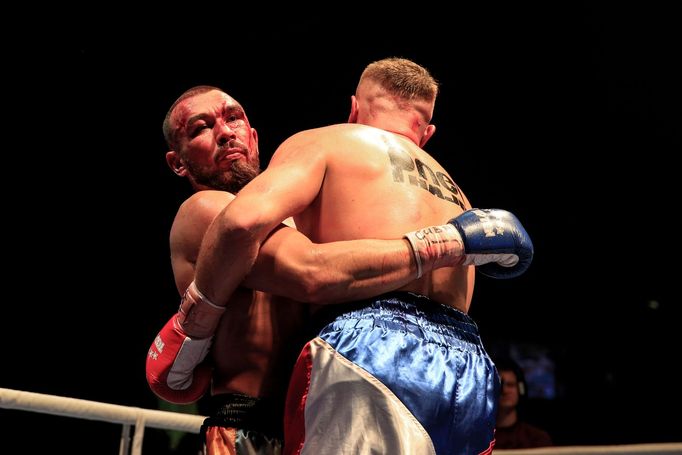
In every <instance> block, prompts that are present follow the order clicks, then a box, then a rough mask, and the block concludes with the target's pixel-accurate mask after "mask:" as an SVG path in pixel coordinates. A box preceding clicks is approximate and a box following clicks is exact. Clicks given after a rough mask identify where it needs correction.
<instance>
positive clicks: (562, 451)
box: [0, 388, 682, 455]
mask: <svg viewBox="0 0 682 455" xmlns="http://www.w3.org/2000/svg"><path fill="white" fill-rule="evenodd" d="M0 408H5V409H16V410H21V411H32V412H40V413H44V414H53V415H59V416H66V417H75V418H80V419H87V420H98V421H103V422H109V423H118V424H121V425H123V430H122V432H121V444H120V448H119V455H127V454H128V453H129V452H130V454H131V455H141V454H142V440H143V436H144V430H145V427H150V428H157V429H161V430H178V431H184V432H187V433H199V429H200V427H201V424H202V423H203V421H204V418H205V417H204V416H198V415H191V414H182V413H179V412H168V411H158V410H154V409H143V408H136V407H132V406H122V405H116V404H108V403H101V402H98V401H89V400H81V399H77V398H68V397H60V396H56V395H46V394H42V393H34V392H24V391H20V390H13V389H3V388H0ZM131 425H134V426H135V432H134V436H133V443H132V447H131V445H130V427H131ZM494 453H495V454H500V455H569V454H570V455H604V454H609V455H661V454H676V455H681V454H682V442H680V443H677V442H675V443H661V444H628V445H612V446H563V447H546V448H538V449H516V450H495V452H494Z"/></svg>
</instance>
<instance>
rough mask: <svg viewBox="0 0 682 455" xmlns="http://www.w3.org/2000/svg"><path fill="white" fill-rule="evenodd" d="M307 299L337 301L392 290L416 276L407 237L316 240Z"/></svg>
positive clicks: (315, 301) (312, 300)
mask: <svg viewBox="0 0 682 455" xmlns="http://www.w3.org/2000/svg"><path fill="white" fill-rule="evenodd" d="M312 255H313V257H314V258H315V261H314V263H315V267H316V269H317V271H316V272H315V273H312V274H311V276H312V277H313V278H314V279H315V281H316V284H315V285H314V287H313V289H314V290H315V292H314V293H313V294H312V296H311V297H310V300H308V301H309V302H311V303H318V304H324V303H338V302H342V301H349V300H358V299H364V298H368V297H372V296H376V295H379V294H383V293H385V292H389V291H393V290H396V289H398V288H400V287H402V286H404V285H406V284H408V283H409V282H411V281H414V280H415V279H416V278H417V264H416V261H415V260H414V254H413V253H412V248H411V247H410V245H409V242H408V241H407V240H404V239H401V240H369V239H367V240H354V241H346V242H333V243H326V244H316V245H314V247H313V252H312Z"/></svg>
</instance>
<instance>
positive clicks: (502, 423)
mask: <svg viewBox="0 0 682 455" xmlns="http://www.w3.org/2000/svg"><path fill="white" fill-rule="evenodd" d="M518 419H519V416H518V413H517V412H516V408H500V409H498V411H497V426H498V427H499V428H505V427H510V426H512V425H514V424H515V423H516V421H517V420H518Z"/></svg>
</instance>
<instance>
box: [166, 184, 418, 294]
mask: <svg viewBox="0 0 682 455" xmlns="http://www.w3.org/2000/svg"><path fill="white" fill-rule="evenodd" d="M232 199H234V196H233V195H231V194H229V193H225V192H222V191H202V192H200V193H197V194H195V195H193V196H192V197H191V198H190V199H188V200H187V201H186V202H185V203H184V204H183V205H182V207H181V208H180V210H179V211H178V214H177V216H176V218H175V222H174V224H173V229H172V230H171V260H172V264H173V273H174V275H175V282H176V286H177V288H178V291H179V292H180V293H183V292H184V291H185V289H187V287H188V286H189V283H190V282H191V281H192V279H193V278H194V267H195V262H196V259H197V254H198V251H199V247H200V245H201V240H202V238H203V236H204V233H205V232H206V231H207V229H208V227H209V225H210V224H211V221H212V220H213V219H214V218H215V217H216V216H217V215H218V213H220V211H221V210H222V209H223V208H224V207H225V206H226V205H227V204H229V203H230V201H232ZM416 270H417V268H416V263H415V260H414V255H413V254H412V249H411V247H410V246H409V243H408V241H407V240H405V239H401V240H370V239H368V240H352V241H344V242H331V243H326V244H315V243H313V242H311V241H310V240H309V239H308V238H307V237H306V236H305V235H303V234H301V233H300V232H298V231H297V230H296V229H293V228H291V227H287V226H284V225H280V226H278V227H277V228H275V230H274V231H273V232H272V234H271V235H270V236H268V237H267V238H266V240H265V241H264V242H263V244H262V247H261V249H260V252H259V254H258V257H257V260H256V262H255V264H254V267H253V269H252V270H251V272H250V273H249V274H248V275H247V276H246V278H245V280H244V282H243V283H242V284H243V285H244V286H246V287H249V288H252V289H257V290H260V291H264V292H270V293H273V294H278V295H283V296H286V297H289V298H291V299H294V300H298V301H302V302H309V303H336V302H340V301H341V300H348V299H353V300H354V299H361V298H366V297H370V296H373V295H377V294H380V293H383V292H387V291H391V290H393V289H397V288H398V287H401V286H403V285H404V284H406V283H408V282H410V281H411V280H413V279H414V277H415V274H416Z"/></svg>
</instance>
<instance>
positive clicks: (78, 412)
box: [0, 388, 205, 455]
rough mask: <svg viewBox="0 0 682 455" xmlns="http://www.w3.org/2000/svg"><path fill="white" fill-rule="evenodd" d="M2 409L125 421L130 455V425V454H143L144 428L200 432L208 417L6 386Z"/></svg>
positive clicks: (0, 392) (124, 444)
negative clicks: (132, 430)
mask: <svg viewBox="0 0 682 455" xmlns="http://www.w3.org/2000/svg"><path fill="white" fill-rule="evenodd" d="M0 408H5V409H17V410H22V411H33V412H41V413H44V414H53V415H58V416H66V417H76V418H80V419H87V420H98V421H103V422H109V423H119V424H122V425H123V429H122V432H121V444H120V448H119V455H127V454H128V453H129V451H130V450H131V448H130V426H131V425H134V426H135V432H134V436H133V443H132V451H130V453H131V455H141V454H142V439H143V436H144V429H145V427H150V428H158V429H162V430H178V431H184V432H187V433H199V429H200V427H201V424H202V423H203V421H204V418H205V417H204V416H198V415H191V414H182V413H179V412H168V411H158V410H154V409H143V408H136V407H132V406H121V405H116V404H108V403H100V402H98V401H89V400H81V399H77V398H67V397H59V396H55V395H46V394H42V393H34V392H23V391H19V390H12V389H3V388H0Z"/></svg>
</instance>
